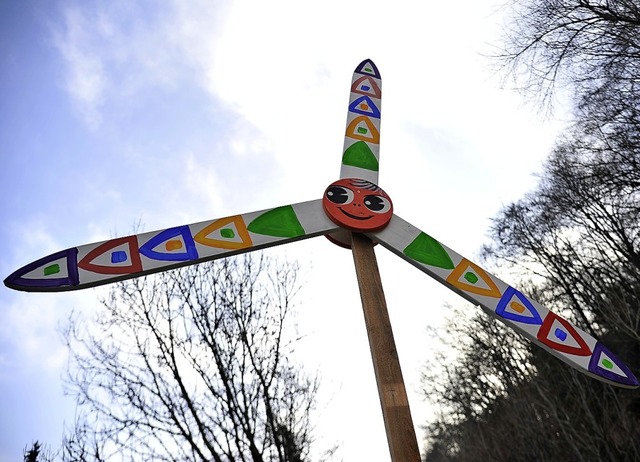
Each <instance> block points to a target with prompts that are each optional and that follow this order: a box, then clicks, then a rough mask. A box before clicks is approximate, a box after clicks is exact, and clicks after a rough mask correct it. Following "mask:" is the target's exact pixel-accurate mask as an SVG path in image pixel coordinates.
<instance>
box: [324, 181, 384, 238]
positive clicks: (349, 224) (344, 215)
mask: <svg viewBox="0 0 640 462" xmlns="http://www.w3.org/2000/svg"><path fill="white" fill-rule="evenodd" d="M322 207H323V208H324V211H325V213H326V214H327V216H328V217H329V218H330V219H331V221H333V222H334V223H335V224H337V225H340V226H342V227H343V228H346V229H349V230H351V231H359V232H366V231H377V230H379V229H382V228H384V227H385V226H386V225H387V223H389V220H391V216H392V215H393V204H392V203H391V199H390V198H389V196H388V195H387V193H386V192H384V191H383V190H382V189H380V187H379V186H377V185H375V184H373V183H371V182H370V181H367V180H362V179H358V178H344V179H342V180H338V181H336V182H334V183H331V184H330V185H329V187H328V188H327V189H326V190H325V192H324V196H323V197H322Z"/></svg>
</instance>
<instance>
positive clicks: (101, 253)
mask: <svg viewBox="0 0 640 462" xmlns="http://www.w3.org/2000/svg"><path fill="white" fill-rule="evenodd" d="M380 102H381V77H380V73H379V71H378V69H377V67H376V65H375V64H374V63H373V61H371V60H369V59H367V60H365V61H363V62H362V63H360V64H359V65H358V66H357V67H356V69H355V72H354V74H353V78H352V82H351V93H350V99H349V109H348V116H347V124H346V125H347V128H346V133H345V141H344V150H343V154H342V164H341V170H340V178H339V179H338V180H337V181H335V182H333V183H331V184H330V185H329V186H328V187H327V188H326V190H325V191H324V194H323V195H322V197H321V198H318V199H317V200H312V201H309V202H300V203H293V204H288V205H283V206H279V207H275V208H272V209H268V210H261V211H258V212H249V213H243V214H239V215H233V216H229V217H224V218H217V219H214V220H210V221H204V222H200V223H194V224H189V225H182V226H176V227H173V228H169V229H163V230H160V231H154V232H147V233H142V234H137V235H132V236H127V237H119V238H115V239H111V240H108V241H104V242H98V243H94V244H89V245H82V246H79V247H73V248H70V249H66V250H62V251H60V252H57V253H54V254H52V255H49V256H46V257H44V258H41V259H39V260H36V261H34V262H32V263H29V264H27V265H25V266H24V267H22V268H20V269H18V270H17V271H15V272H14V273H13V274H11V275H10V276H8V277H7V278H6V279H5V281H4V283H5V285H6V286H7V287H10V288H12V289H17V290H22V291H33V292H38V291H40V292H52V291H65V290H77V289H83V288H87V287H92V286H96V285H101V284H108V283H111V282H114V281H119V280H123V279H127V278H134V277H139V276H144V275H147V274H151V273H155V272H159V271H164V270H169V269H172V268H177V267H180V266H185V265H192V264H197V263H200V262H204V261H208V260H214V259H217V258H224V257H228V256H231V255H234V254H238V253H242V252H248V251H253V250H257V249H262V248H266V247H270V246H276V245H282V244H287V243H289V242H293V241H297V240H300V239H307V238H311V237H316V236H320V235H324V236H326V237H327V238H328V239H329V240H330V241H332V242H333V243H336V244H338V245H340V246H343V247H347V248H352V250H353V253H354V261H355V264H356V274H357V276H358V281H359V285H360V291H361V298H362V302H363V308H364V311H365V320H366V323H367V330H368V331H369V340H370V345H371V351H372V356H373V361H374V370H375V372H376V379H377V382H378V389H379V393H380V400H381V404H382V409H383V417H384V421H385V427H386V429H387V437H388V441H389V447H390V452H391V455H392V459H393V460H394V461H403V462H404V461H407V460H416V461H418V460H419V457H420V456H419V452H418V448H417V442H416V439H415V432H414V429H413V424H412V422H411V416H410V413H409V409H408V401H407V397H406V391H405V388H404V384H403V380H402V375H401V372H400V366H399V363H398V358H397V353H396V350H395V346H394V341H393V336H392V333H391V327H390V324H389V319H388V315H387V311H386V304H385V301H384V296H383V294H382V289H381V284H380V278H379V273H378V268H377V263H376V261H375V254H374V253H373V246H374V244H379V245H381V246H382V247H385V248H386V249H388V250H390V251H391V252H393V253H394V254H396V255H397V256H399V257H400V258H402V259H404V260H405V261H407V262H408V263H410V264H412V265H413V266H415V267H416V268H418V269H419V270H421V271H423V272H424V273H426V274H427V275H429V276H431V277H432V278H434V279H436V280H438V281H439V282H441V283H442V284H444V285H445V286H446V287H448V288H449V289H451V290H453V291H454V292H456V293H457V294H459V295H461V296H462V297H464V298H465V299H467V300H468V301H469V302H471V303H473V304H475V305H479V306H480V307H482V308H483V309H484V310H485V311H486V312H488V313H489V314H491V315H492V316H495V317H496V318H498V319H499V320H500V321H502V322H503V323H505V324H506V325H507V326H508V327H510V328H512V329H514V330H515V331H517V332H518V333H519V334H521V335H523V336H524V337H525V338H527V339H528V340H530V341H532V342H534V343H536V344H538V345H539V346H540V347H542V348H544V349H545V350H547V351H548V352H549V353H551V354H552V355H554V356H556V357H557V358H559V359H560V360H561V361H563V362H565V363H566V364H568V365H570V366H572V367H574V368H576V369H577V370H579V371H581V372H583V373H585V374H587V375H589V376H592V377H594V378H596V379H599V380H602V381H604V382H607V383H609V384H612V385H616V386H620V387H627V388H635V387H638V385H639V384H638V380H637V379H636V377H635V376H634V375H633V373H632V372H631V371H630V370H629V368H628V367H627V366H626V365H625V364H624V363H622V362H621V361H620V360H619V359H618V358H617V357H616V356H615V355H614V354H613V353H612V352H611V351H610V350H608V349H607V348H606V347H605V346H604V345H603V344H602V343H601V342H599V341H598V340H597V339H596V338H594V337H592V336H591V335H589V334H587V333H586V332H584V331H583V330H581V329H580V328H578V327H576V326H575V325H573V324H572V323H570V322H569V321H568V320H566V319H564V318H562V317H561V316H559V315H558V314H556V313H554V312H553V311H550V310H549V309H547V308H545V307H544V306H542V305H540V304H539V303H537V302H536V301H534V300H531V299H530V298H529V297H527V296H526V295H525V294H523V293H522V292H520V291H519V290H518V289H516V288H514V287H512V286H510V285H509V284H507V283H505V282H503V281H501V280H500V279H498V278H497V277H495V276H494V275H492V274H491V273H490V272H488V271H486V270H485V269H483V268H482V267H480V266H479V265H477V264H476V263H474V262H472V261H471V260H469V259H467V258H465V257H463V256H462V255H459V254H458V253H457V252H455V251H454V250H452V249H451V248H449V247H447V246H446V245H444V244H443V243H441V242H439V241H438V240H436V239H434V238H433V237H431V236H430V235H429V234H427V233H426V232H424V231H422V230H420V229H418V228H416V227H415V226H413V225H412V224H410V223H409V222H407V221H405V220H404V219H402V218H400V217H399V216H397V215H396V214H394V212H393V203H392V201H391V198H390V197H389V195H388V194H387V193H385V191H384V190H383V189H381V188H380V187H379V186H378V185H377V183H378V170H379V169H378V166H379V164H378V160H379V142H380V107H381V106H380Z"/></svg>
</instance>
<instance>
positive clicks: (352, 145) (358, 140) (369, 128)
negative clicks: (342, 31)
mask: <svg viewBox="0 0 640 462" xmlns="http://www.w3.org/2000/svg"><path fill="white" fill-rule="evenodd" d="M381 82H382V81H381V78H380V72H378V68H377V67H376V65H375V64H374V63H373V61H371V60H370V59H365V60H364V61H362V62H361V63H360V64H358V66H357V67H356V70H355V71H354V73H353V78H352V79H351V93H350V96H349V112H348V113H347V129H346V132H345V137H344V149H343V153H342V167H341V169H340V178H362V179H365V180H369V181H371V182H372V183H375V184H377V183H378V159H379V157H380V156H379V153H380V101H381V97H382V93H381Z"/></svg>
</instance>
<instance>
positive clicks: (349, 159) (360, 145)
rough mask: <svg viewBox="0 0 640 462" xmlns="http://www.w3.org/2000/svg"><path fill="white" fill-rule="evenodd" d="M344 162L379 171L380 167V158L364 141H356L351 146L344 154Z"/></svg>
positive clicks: (344, 163)
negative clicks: (377, 157)
mask: <svg viewBox="0 0 640 462" xmlns="http://www.w3.org/2000/svg"><path fill="white" fill-rule="evenodd" d="M342 163H343V165H350V166H352V167H359V168H364V169H366V170H372V171H374V172H377V171H378V168H379V165H378V159H376V156H375V155H374V154H373V151H371V148H370V147H369V145H368V144H367V143H365V142H364V141H356V142H355V143H353V144H352V145H351V146H349V147H348V148H347V149H346V150H345V151H344V154H342Z"/></svg>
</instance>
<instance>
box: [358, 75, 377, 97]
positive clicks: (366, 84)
mask: <svg viewBox="0 0 640 462" xmlns="http://www.w3.org/2000/svg"><path fill="white" fill-rule="evenodd" d="M351 91H352V92H353V93H358V94H359V95H367V96H370V97H372V98H378V99H380V98H382V91H380V87H379V86H378V83H377V82H376V81H375V80H374V79H373V78H372V77H368V76H363V77H360V78H359V79H357V80H355V81H354V82H353V83H352V84H351Z"/></svg>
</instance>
